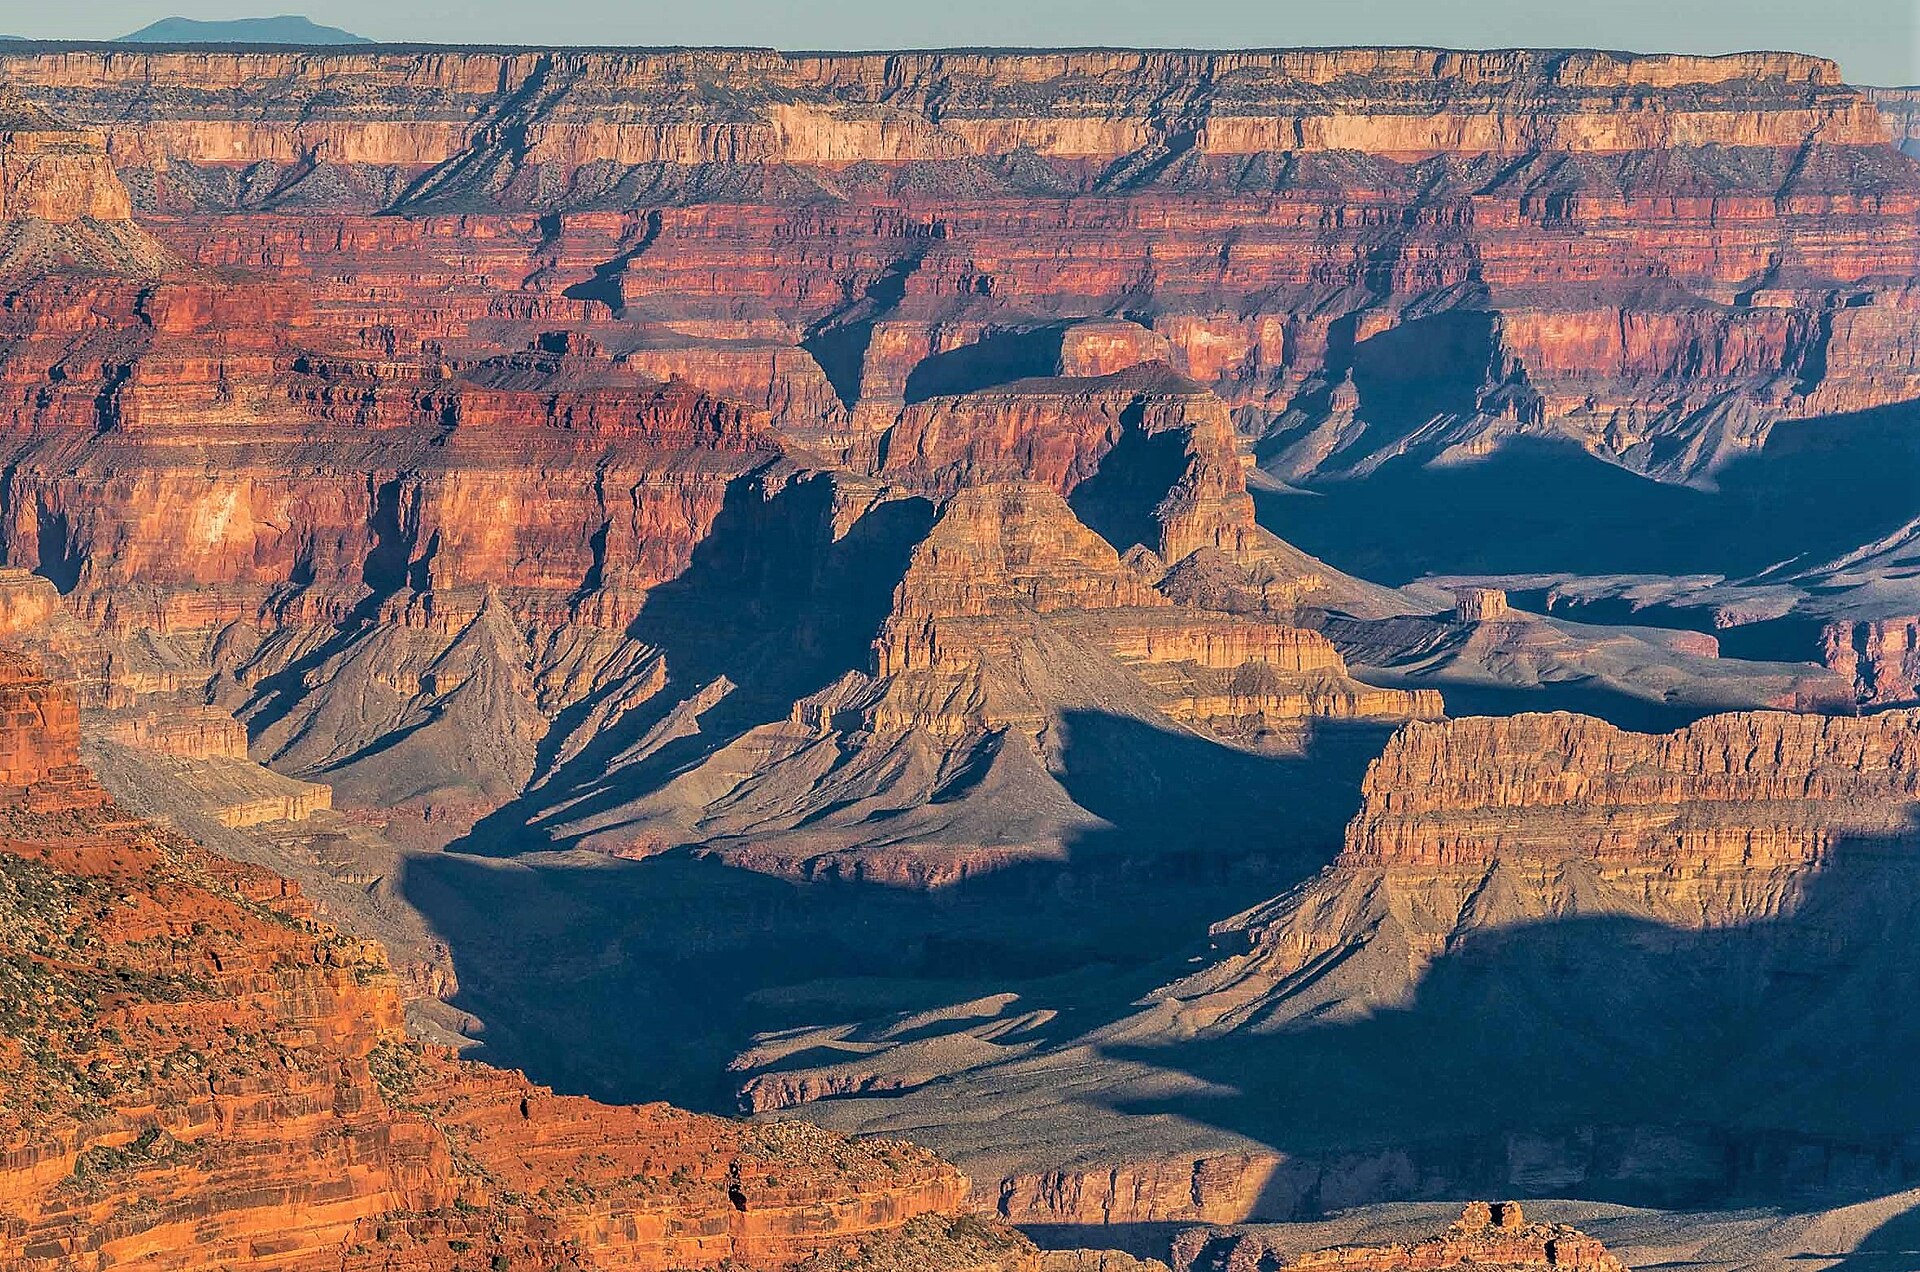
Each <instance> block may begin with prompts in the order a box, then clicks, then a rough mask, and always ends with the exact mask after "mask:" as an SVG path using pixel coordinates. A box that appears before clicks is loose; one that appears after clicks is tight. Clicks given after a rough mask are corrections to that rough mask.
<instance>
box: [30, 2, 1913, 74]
mask: <svg viewBox="0 0 1920 1272" xmlns="http://www.w3.org/2000/svg"><path fill="white" fill-rule="evenodd" d="M282 13H299V14H303V15H304V16H306V17H307V18H309V19H311V20H312V21H314V22H317V23H321V24H323V25H327V26H336V27H342V28H344V29H346V30H348V31H352V32H354V33H356V34H358V35H363V36H367V37H369V38H371V39H375V40H379V41H383V42H390V43H430V44H504V45H581V46H632V47H667V46H684V45H693V46H699V45H718V46H754V47H771V48H781V49H790V50H798V49H815V50H823V49H844V50H848V51H866V50H885V49H912V48H1058V47H1087V46H1098V47H1126V48H1193V49H1211V48H1287V47H1324V46H1339V45H1379V44H1387V45H1419V46H1433V47H1442V48H1513V47H1531V48H1604V49H1622V50H1632V51H1635V52H1647V53H1651V52H1676V53H1732V52H1741V51H1747V50H1755V49H1769V50H1791V51H1796V52H1804V53H1811V54H1816V55H1819V56H1823V57H1830V58H1833V59H1835V60H1836V61H1838V62H1839V63H1840V66H1841V70H1842V72H1843V73H1844V74H1845V75H1846V77H1847V78H1848V79H1849V80H1852V81H1854V82H1857V83H1863V84H1910V83H1914V82H1917V81H1920V15H1917V14H1916V6H1915V5H1914V4H1912V3H1910V0H1852V2H1851V3H1846V4H1842V5H1838V6H1833V7H1829V8H1825V9H1818V8H1813V7H1809V6H1807V5H1805V4H1804V3H1786V2H1785V0H1749V2H1745V3H1742V2H1740V0H1693V2H1692V3H1685V2H1680V0H1618V3H1614V4H1610V5H1606V6H1593V7H1572V6H1564V5H1561V4H1555V3H1541V2H1540V0H1460V2H1459V3H1455V4H1452V5H1447V6H1444V8H1443V7H1442V6H1439V5H1435V4H1432V3H1423V2H1422V0H1351V2H1350V3H1347V4H1343V5H1339V6H1328V5H1323V4H1310V3H1304V2H1302V0H1295V2H1294V3H1268V4H1259V3H1255V0H1200V2H1199V3H1192V4H1188V5H1184V6H1179V7H1175V6H1170V5H1167V4H1165V3H1163V2H1162V0H1151V2H1150V0H979V2H977V3H974V4H971V5H969V6H966V7H964V8H962V7H959V6H953V5H928V6H903V5H896V4H887V3H883V2H882V0H838V2H836V3H825V2H821V0H815V2H814V3H805V2H804V0H801V2H790V3H782V2H781V0H709V2H708V3H706V4H703V5H699V6H684V5H683V6H668V5H633V4H622V3H620V0H576V2H575V3H570V4H554V5H547V6H543V7H539V8H529V7H527V6H524V5H509V4H505V3H501V2H500V0H479V2H476V3H468V4H455V3H446V2H444V0H441V2H438V3H425V4H416V5H408V6H405V7H400V6H394V5H390V4H381V3H377V2H376V0H325V2H324V3H313V4H307V5H298V4H294V5H288V4H286V3H285V0H266V3H263V4H260V5H253V6H249V5H246V4H237V3H231V2H216V3H195V2H193V0H73V2H72V3H69V4H67V5H64V6H62V7H60V8H59V9H57V10H56V9H54V8H52V7H50V6H49V7H47V8H43V9H40V10H38V11H35V12H31V13H28V12H22V13H20V14H17V15H14V16H12V17H9V18H6V19H0V33H5V34H8V35H18V36H25V37H28V38H34V39H56V40H110V39H115V38H118V37H120V36H123V35H126V34H128V33H130V32H132V31H135V30H138V29H139V28H142V27H145V26H147V25H149V24H150V23H152V22H155V21H157V20H159V19H161V18H166V17H188V18H197V19H201V20H215V21H217V20H223V19H233V18H243V17H271V16H279V15H280V14H282Z"/></svg>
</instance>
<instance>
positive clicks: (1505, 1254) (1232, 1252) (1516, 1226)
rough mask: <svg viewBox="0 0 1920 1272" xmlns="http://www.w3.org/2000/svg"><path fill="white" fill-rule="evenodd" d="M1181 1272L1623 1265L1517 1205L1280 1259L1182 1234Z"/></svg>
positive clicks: (1214, 1234)
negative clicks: (1386, 1240)
mask: <svg viewBox="0 0 1920 1272" xmlns="http://www.w3.org/2000/svg"><path fill="white" fill-rule="evenodd" d="M1174 1262H1175V1266H1177V1267H1180V1268H1208V1269H1218V1270H1219V1272H1243V1270H1244V1272H1254V1270H1255V1269H1267V1268H1271V1269H1273V1270H1274V1272H1283V1270H1284V1272H1293V1270H1294V1269H1299V1270H1300V1272H1305V1269H1309V1268H1312V1269H1316V1270H1317V1269H1328V1270H1329V1272H1443V1270H1444V1269H1448V1268H1473V1269H1485V1270H1486V1272H1530V1270H1532V1269H1547V1268H1554V1269H1559V1268H1568V1269H1572V1272H1626V1265H1625V1264H1624V1263H1622V1262H1620V1260H1619V1259H1617V1258H1615V1257H1614V1256H1613V1255H1611V1254H1609V1253H1608V1252H1607V1248H1606V1247H1605V1246H1603V1245H1602V1244H1600V1242H1598V1241H1596V1240H1594V1239H1593V1238H1592V1237H1589V1236H1587V1235H1586V1234H1585V1233H1583V1232H1580V1231H1578V1230H1577V1229H1574V1228H1569V1227H1567V1226H1566V1225H1565V1224H1546V1223H1528V1222H1527V1221H1526V1217H1525V1215H1523V1214H1522V1213H1521V1210H1520V1203H1518V1202H1515V1201H1500V1202H1494V1203H1493V1204H1491V1205H1489V1204H1488V1203H1486V1202H1484V1201H1476V1202H1473V1203H1471V1204H1469V1205H1468V1206H1467V1208H1466V1212H1465V1213H1464V1214H1462V1215H1461V1217H1460V1219H1459V1221H1458V1222H1456V1223H1453V1224H1451V1225H1449V1226H1448V1227H1447V1228H1446V1229H1445V1230H1444V1231H1442V1232H1439V1233H1437V1234H1435V1235H1434V1236H1431V1237H1428V1238H1426V1239H1424V1240H1421V1241H1414V1242H1407V1243H1396V1244H1392V1245H1354V1246H1335V1247H1332V1248H1331V1249H1326V1250H1313V1251H1308V1252H1306V1253H1303V1254H1285V1253H1282V1252H1281V1250H1280V1249H1279V1248H1278V1247H1277V1246H1275V1245H1272V1244H1269V1242H1268V1241H1267V1240H1266V1239H1265V1238H1264V1237H1263V1236H1262V1235H1261V1234H1260V1232H1259V1231H1258V1230H1257V1229H1256V1230H1254V1231H1251V1232H1246V1233H1223V1232H1219V1231H1210V1230H1207V1229H1194V1230H1192V1231H1189V1232H1183V1233H1181V1234H1180V1236H1179V1237H1178V1238H1177V1239H1176V1240H1175V1242H1174Z"/></svg>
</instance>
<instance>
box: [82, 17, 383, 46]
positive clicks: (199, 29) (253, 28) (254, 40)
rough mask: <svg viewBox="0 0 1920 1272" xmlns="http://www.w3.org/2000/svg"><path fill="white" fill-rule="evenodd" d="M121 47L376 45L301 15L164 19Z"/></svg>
mask: <svg viewBox="0 0 1920 1272" xmlns="http://www.w3.org/2000/svg"><path fill="white" fill-rule="evenodd" d="M116 43H121V44H372V43H373V41H372V40H369V39H368V38H367V37H365V36H364V35H355V34H354V33H353V32H351V31H343V30H341V29H340V28H339V27H330V26H321V25H320V24H319V23H317V22H315V21H313V20H312V19H310V18H307V17H303V16H302V15H300V14H296V13H288V14H282V15H280V16H279V17H276V18H233V19H230V20H227V21H224V22H203V21H201V20H199V19H198V18H179V17H175V18H161V19H160V20H159V21H158V22H155V23H153V24H152V25H151V26H144V27H141V28H140V29H139V30H138V31H135V32H133V33H132V34H130V35H123V36H121V37H120V38H119V40H118V41H116Z"/></svg>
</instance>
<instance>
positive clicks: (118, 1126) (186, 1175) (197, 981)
mask: <svg viewBox="0 0 1920 1272" xmlns="http://www.w3.org/2000/svg"><path fill="white" fill-rule="evenodd" d="M0 676H4V682H3V683H0V691H3V692H4V696H5V697H6V700H7V705H6V706H5V709H4V711H3V712H0V754H4V756H5V757H6V764H7V768H6V778H5V780H6V782H7V784H8V785H9V787H12V788H14V789H12V790H11V791H10V792H9V794H8V796H7V799H6V802H5V805H4V807H3V808H0V821H3V822H4V834H5V842H4V844H0V942H4V946H5V952H6V958H5V960H4V963H0V966H4V968H5V969H6V970H5V971H4V973H0V976H3V977H4V980H3V981H0V986H3V988H4V1001H5V1015H4V1017H0V1055H3V1056H5V1058H6V1064H5V1067H4V1077H0V1202H4V1205H5V1213H6V1218H5V1219H4V1221H0V1267H4V1268H7V1269H9V1270H13V1269H18V1270H19V1272H41V1270H45V1272H53V1269H71V1268H81V1269H95V1268H106V1267H109V1266H115V1265H119V1264H123V1263H126V1262H130V1261H140V1262H142V1263H143V1264H145V1265H149V1266H153V1267H156V1268H169V1269H191V1268H215V1267H229V1266H235V1265H244V1266H247V1267H253V1268H285V1269H299V1268H313V1269H318V1268H339V1267H349V1268H368V1269H372V1268H409V1269H454V1268H468V1267H476V1268H493V1269H503V1268H523V1267H524V1268H533V1267H542V1268H544V1267H549V1266H552V1265H553V1263H554V1262H555V1261H556V1260H558V1261H561V1262H563V1263H566V1265H567V1266H573V1267H582V1268H590V1267H604V1268H629V1269H664V1268H669V1267H673V1268H682V1267H708V1266H714V1265H718V1264H722V1263H726V1262H728V1261H729V1260H731V1261H732V1264H730V1266H731V1265H740V1266H748V1267H766V1268H775V1267H785V1266H789V1265H791V1264H793V1263H796V1262H798V1261H799V1260H801V1259H803V1258H804V1257H806V1256H807V1255H808V1254H809V1253H811V1252H812V1251H814V1250H817V1249H821V1248H825V1247H828V1246H831V1245H834V1244H836V1243H840V1242H845V1241H848V1240H851V1239H860V1238H866V1239H869V1240H872V1239H876V1238H877V1237H878V1236H879V1235H881V1234H884V1233H885V1232H887V1231H889V1230H891V1229H894V1228H897V1227H898V1226H900V1225H901V1224H903V1223H905V1222H906V1221H907V1220H909V1219H911V1218H913V1217H914V1216H916V1215H921V1214H928V1213H936V1212H951V1211H953V1210H955V1209H956V1208H957V1207H958V1206H959V1205H960V1202H961V1199H962V1197H963V1195H964V1193H965V1190H966V1181H965V1180H964V1179H963V1178H961V1177H960V1176H959V1175H958V1174H957V1173H956V1172H955V1171H953V1170H952V1168H951V1167H948V1166H946V1165H945V1164H944V1163H942V1162H940V1161H938V1160H937V1159H935V1158H934V1157H932V1156H931V1155H930V1154H927V1153H925V1152H923V1151H922V1150H919V1149H916V1148H912V1147H910V1146H907V1145H904V1144H897V1143H878V1142H876V1143H869V1144H865V1145H860V1146H855V1145H852V1144H849V1143H847V1142H845V1141H843V1140H840V1139H838V1138H836V1137H834V1136H830V1135H827V1134H826V1133H824V1132H821V1131H817V1130H814V1129H813V1128H811V1127H807V1126H804V1125H801V1124H782V1125H776V1126H768V1127H759V1128H751V1127H746V1126H742V1125H739V1124H735V1123H729V1122H724V1121H720V1120H717V1119H714V1118H705V1117H696V1116H694V1115H692V1114H688V1113H683V1112H680V1111H678V1110H675V1109H672V1108H669V1107H666V1106H664V1105H649V1106H645V1107H609V1106H605V1105H599V1104H595V1103H593V1102H592V1101H589V1100H584V1099H579V1098H572V1097H562V1096H555V1095H553V1094H552V1093H551V1092H549V1091H547V1090H545V1089H543V1088H540V1087H536V1086H532V1085H530V1084H528V1083H527V1082H526V1081H525V1080H524V1079H522V1078H521V1077H519V1076H518V1075H516V1074H511V1073H504V1072H500V1071H496V1070H491V1069H487V1068H485V1067H483V1066H479V1065H474V1064H466V1063H461V1062H457V1061H454V1060H452V1059H450V1058H448V1057H447V1056H445V1055H444V1054H442V1053H439V1052H436V1051H434V1050H432V1049H428V1048H422V1047H421V1046H419V1045H418V1044H413V1043H409V1042H407V1041H406V1040H405V1037H404V1033H403V1031H402V1027H401V1021H400V1004H399V998H398V996H397V994H396V991H395V985H394V982H393V978H392V976H391V975H390V973H389V972H388V971H387V968H386V963H385V959H384V956H383V954H382V953H381V951H380V950H379V948H378V947H377V946H372V945H369V944H366V943H363V942H357V941H353V940H349V939H347V938H345V937H342V936H341V935H339V934H338V933H336V932H334V931H332V930H331V929H329V928H326V927H324V926H321V925H318V924H316V923H315V922H314V921H313V920H312V918H311V912H310V910H309V909H308V907H307V906H306V905H305V903H304V901H303V899H302V898H301V897H300V895H299V894H298V892H297V891H296V890H294V889H293V888H292V885H290V884H287V883H286V882H285V881H284V880H281V879H278V878H276V877H274V876H272V875H270V874H268V873H267V872H265V871H263V870H261V869H259V868H257V867H252V866H242V865H239V864H236V863H233V862H229V861H225V860H222V859H220V858H218V857H215V856H213V855H212V854H210V853H208V852H206V851H205V850H204V849H202V848H200V847H198V846H197V845H195V844H193V843H191V842H190V841H187V840H184V839H182V838H180V837H179V836H177V835H174V834H172V833H170V832H166V831H162V830H160V829H159V828H157V827H155V826H152V825H149V824H147V823H143V822H140V821H137V820H132V819H129V818H128V817H126V816H125V815H124V814H122V813H121V812H120V811H119V810H117V809H115V808H114V807H113V806H112V805H111V804H110V803H109V802H108V801H107V800H106V797H105V795H104V793H103V792H101V791H100V789H99V788H98V786H97V785H95V784H94V783H93V781H92V779H91V777H90V776H89V775H88V774H87V773H86V771H85V770H84V769H81V768H79V767H78V765H77V764H76V763H75V753H76V747H77V744H78V713H77V710H76V708H75V703H74V699H73V695H72V693H71V691H70V690H69V689H66V688H65V687H63V686H60V685H56V684H53V683H51V682H49V681H47V680H46V679H45V678H43V677H40V676H38V675H36V674H35V673H33V672H32V670H31V669H30V668H28V667H26V666H25V665H23V664H22V663H21V662H20V661H19V660H17V659H10V660H9V661H7V662H6V663H5V664H4V665H3V666H0ZM21 788H24V789H21Z"/></svg>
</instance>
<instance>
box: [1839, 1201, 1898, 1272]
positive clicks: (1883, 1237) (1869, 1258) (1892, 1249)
mask: <svg viewBox="0 0 1920 1272" xmlns="http://www.w3.org/2000/svg"><path fill="white" fill-rule="evenodd" d="M1915 1268H1920V1205H1916V1206H1914V1207H1912V1208H1911V1209H1908V1210H1903V1211H1901V1212H1900V1213H1899V1214H1897V1215H1895V1216H1894V1217H1893V1218H1891V1219H1889V1220H1887V1221H1886V1222H1885V1223H1883V1224H1881V1225H1880V1226H1879V1227H1878V1228H1875V1229H1874V1230H1873V1231H1872V1232H1870V1233H1868V1234H1867V1236H1866V1238H1865V1240H1863V1241H1861V1242H1860V1244H1859V1245H1858V1246H1856V1247H1855V1248H1854V1249H1853V1250H1851V1251H1849V1252H1848V1254H1847V1256H1846V1257H1845V1258H1843V1259H1841V1260H1840V1262H1838V1263H1836V1264H1834V1265H1833V1266H1832V1267H1831V1268H1828V1269H1827V1272H1913V1270H1914V1269H1915Z"/></svg>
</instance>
